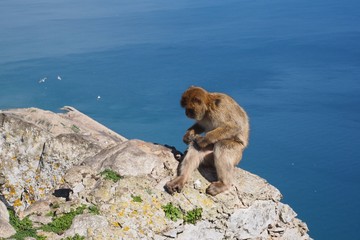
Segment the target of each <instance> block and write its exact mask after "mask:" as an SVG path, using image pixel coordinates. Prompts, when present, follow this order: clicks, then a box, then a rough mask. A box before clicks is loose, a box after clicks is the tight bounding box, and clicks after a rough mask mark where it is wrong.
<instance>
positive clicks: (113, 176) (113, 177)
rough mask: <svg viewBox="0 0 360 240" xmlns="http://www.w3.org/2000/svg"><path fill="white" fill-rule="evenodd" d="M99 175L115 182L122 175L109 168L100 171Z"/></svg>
mask: <svg viewBox="0 0 360 240" xmlns="http://www.w3.org/2000/svg"><path fill="white" fill-rule="evenodd" d="M100 175H101V176H103V177H104V178H105V179H108V180H112V181H113V182H117V181H119V180H120V179H122V176H120V175H119V174H117V173H116V172H115V171H113V170H111V169H105V170H104V171H102V172H101V173H100Z"/></svg>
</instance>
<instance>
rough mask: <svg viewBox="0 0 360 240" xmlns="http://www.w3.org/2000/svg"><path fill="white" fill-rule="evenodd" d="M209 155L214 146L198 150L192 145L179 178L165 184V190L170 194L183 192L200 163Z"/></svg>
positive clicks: (181, 166) (183, 162) (180, 170)
mask: <svg viewBox="0 0 360 240" xmlns="http://www.w3.org/2000/svg"><path fill="white" fill-rule="evenodd" d="M209 154H212V146H210V147H208V148H206V149H196V148H195V147H194V146H193V144H190V146H189V148H188V151H187V153H186V155H185V157H184V159H183V161H182V162H181V163H180V164H181V165H180V169H179V174H178V176H177V177H176V178H174V179H173V180H171V181H169V182H167V183H166V184H165V189H166V190H167V191H168V192H169V193H170V194H173V193H174V192H181V190H182V189H183V187H184V185H185V183H186V182H187V180H188V179H189V177H190V175H191V173H192V172H194V170H195V169H197V168H198V167H199V165H200V163H201V162H202V161H203V160H204V158H205V157H207V155H209Z"/></svg>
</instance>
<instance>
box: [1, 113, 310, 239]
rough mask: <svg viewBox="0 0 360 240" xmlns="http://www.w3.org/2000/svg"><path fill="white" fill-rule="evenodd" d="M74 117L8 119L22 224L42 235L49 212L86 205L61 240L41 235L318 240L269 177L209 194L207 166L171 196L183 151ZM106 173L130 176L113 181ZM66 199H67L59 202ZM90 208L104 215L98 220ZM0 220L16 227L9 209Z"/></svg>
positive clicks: (7, 190) (10, 173)
mask: <svg viewBox="0 0 360 240" xmlns="http://www.w3.org/2000/svg"><path fill="white" fill-rule="evenodd" d="M66 109H67V110H68V112H67V113H66V114H55V113H51V112H48V111H43V110H40V109H34V108H31V109H16V110H8V111H2V112H0V159H2V161H1V162H0V187H1V194H2V195H3V198H4V199H5V200H6V201H7V202H9V203H10V205H12V206H14V208H15V209H16V210H17V212H18V213H19V216H20V217H21V218H22V217H25V216H29V218H30V219H31V220H32V221H33V222H34V223H35V224H34V225H35V226H36V227H40V226H41V225H44V224H46V223H48V222H49V221H50V220H52V219H50V218H51V217H49V215H47V213H49V212H54V213H56V215H61V214H63V213H68V212H71V209H75V208H76V207H78V206H86V211H85V212H84V213H83V214H80V215H78V216H76V217H75V218H74V220H73V222H72V226H71V228H70V229H68V230H66V231H65V233H63V234H56V233H51V232H44V231H43V232H41V231H40V230H38V231H39V234H41V235H44V236H47V237H48V239H61V238H65V237H70V236H74V235H75V234H79V235H81V236H85V237H86V239H156V240H166V239H240V240H241V239H267V240H280V239H295V240H297V239H301V240H307V239H310V237H309V235H308V231H309V230H308V228H307V226H306V224H305V223H304V222H302V221H301V220H300V219H298V218H296V213H295V211H294V210H293V209H292V208H291V207H290V206H289V205H286V204H283V203H281V198H282V195H281V193H280V191H279V190H278V189H277V188H275V187H274V186H272V185H271V184H269V183H268V182H267V181H266V180H264V179H262V178H261V177H259V176H256V175H254V174H252V173H249V172H247V171H245V170H242V169H239V168H237V169H236V170H235V174H234V176H235V181H234V185H233V187H232V188H231V189H230V190H229V191H227V192H225V193H222V194H219V195H217V196H216V197H212V196H209V195H207V194H206V193H205V190H206V188H207V186H208V185H209V184H210V182H211V181H214V180H216V171H215V170H214V169H213V168H209V167H205V166H200V167H199V169H198V171H195V172H194V173H193V174H192V178H191V179H190V180H189V183H188V184H186V186H185V187H184V189H183V191H182V192H181V193H175V194H174V195H169V194H168V193H166V192H165V191H164V185H165V183H166V182H167V181H169V180H170V179H171V178H173V177H174V176H175V175H176V172H177V167H178V164H179V162H178V160H179V157H180V156H181V154H180V153H179V152H178V151H176V149H174V148H171V147H168V146H162V145H158V144H153V143H149V142H144V141H141V140H135V139H134V140H127V139H125V138H124V137H121V136H120V135H118V134H116V133H114V132H113V131H111V130H109V129H107V128H106V127H104V126H103V125H101V124H99V123H97V122H95V121H94V120H92V119H91V118H89V117H87V116H86V115H84V114H82V113H80V112H78V111H77V110H76V109H74V108H71V107H66ZM104 170H111V171H114V172H116V173H117V174H119V175H121V176H122V178H121V179H120V180H117V181H116V180H112V179H106V178H105V177H104V176H103V175H102V174H101V173H102V172H103V171H104ZM64 191H66V194H67V195H66V196H65V195H62V194H58V193H61V192H64ZM1 194H0V195H1ZM169 203H171V204H172V206H174V207H175V208H176V209H178V210H177V211H178V212H180V213H181V214H182V215H186V214H187V213H189V212H190V211H192V210H194V209H196V208H201V209H202V214H201V216H200V218H199V219H198V221H197V222H196V224H190V223H186V222H185V221H184V219H183V217H182V216H181V214H180V216H177V217H176V218H174V221H173V220H171V219H170V218H168V217H166V214H165V210H164V206H165V205H168V204H169ZM55 206H56V208H55ZM91 206H95V207H96V208H97V210H93V212H91V211H90V207H91ZM5 209H6V208H5ZM1 216H4V217H1ZM0 219H1V221H3V222H4V224H1V228H3V227H4V226H6V223H8V221H7V220H6V212H5V213H1V204H0ZM12 230H13V229H12ZM5 231H7V230H2V229H0V233H1V234H3V233H5ZM9 234H10V233H9ZM0 237H1V236H0Z"/></svg>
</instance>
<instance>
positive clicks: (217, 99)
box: [214, 98, 221, 107]
mask: <svg viewBox="0 0 360 240" xmlns="http://www.w3.org/2000/svg"><path fill="white" fill-rule="evenodd" d="M214 103H215V106H217V107H218V106H219V105H220V103H221V99H220V98H215V100H214Z"/></svg>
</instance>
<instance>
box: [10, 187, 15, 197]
mask: <svg viewBox="0 0 360 240" xmlns="http://www.w3.org/2000/svg"><path fill="white" fill-rule="evenodd" d="M9 194H10V195H15V194H16V191H15V188H14V187H13V186H9Z"/></svg>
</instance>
